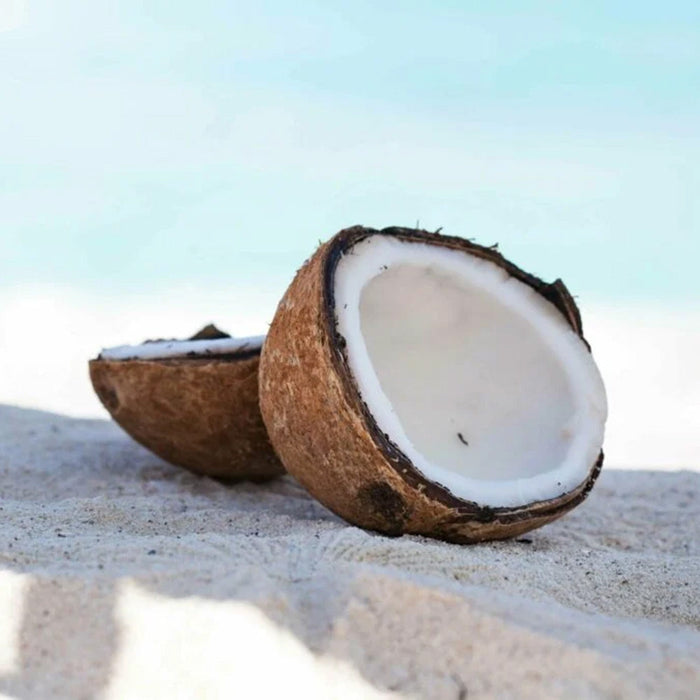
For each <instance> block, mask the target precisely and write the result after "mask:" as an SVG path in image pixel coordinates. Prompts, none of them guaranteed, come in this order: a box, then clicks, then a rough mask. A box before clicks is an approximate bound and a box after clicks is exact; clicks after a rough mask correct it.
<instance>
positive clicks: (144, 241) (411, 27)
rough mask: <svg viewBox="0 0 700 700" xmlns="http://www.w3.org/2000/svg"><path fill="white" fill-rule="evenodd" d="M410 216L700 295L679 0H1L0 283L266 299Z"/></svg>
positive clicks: (557, 267)
mask: <svg viewBox="0 0 700 700" xmlns="http://www.w3.org/2000/svg"><path fill="white" fill-rule="evenodd" d="M3 17H4V20H3ZM3 29H4V31H3ZM417 221H420V224H421V225H422V226H425V227H426V228H437V227H439V226H442V227H443V229H444V230H445V231H446V232H448V233H454V234H458V235H464V236H468V237H474V238H476V239H477V240H478V241H480V242H484V243H488V244H491V243H494V242H496V241H498V242H499V243H500V245H501V249H502V250H503V251H504V252H505V253H506V254H507V255H508V256H509V257H511V258H512V259H513V260H514V261H515V262H517V263H519V264H521V265H523V266H524V267H526V268H528V269H529V270H531V271H533V272H536V273H538V274H540V275H542V276H544V277H545V278H554V277H556V276H562V277H563V278H564V279H565V281H566V282H567V283H568V284H569V286H570V287H571V288H572V290H573V291H574V292H575V293H577V294H579V295H581V296H585V297H586V298H589V299H595V300H605V301H612V302H616V301H621V302H622V301H630V300H635V301H636V300H641V301H645V300H652V301H655V302H662V303H669V304H675V303H681V302H682V303H685V302H690V303H697V302H700V282H698V275H697V272H696V269H697V260H698V259H700V4H698V3H696V2H667V3H651V2H567V3H555V2H500V3H486V2H465V1H464V0H461V1H458V0H450V1H443V2H435V1H434V2H410V1H405V2H400V3H399V2H389V1H388V2H384V3H377V2H367V1H365V0H359V1H357V0H356V1H355V2H352V3H350V2H337V1H334V0H325V1H323V2H321V1H318V2H316V1H308V0H305V1H303V2H302V1H301V0H298V1H297V2H271V1H269V0H258V1H256V2H224V1H223V0H222V1H216V2H214V1H209V2H206V1H202V2H196V3H194V2H177V1H176V0H168V1H167V2H166V1H152V2H146V3H143V2H138V3H137V2H131V1H128V0H122V1H121V2H118V3H114V2H109V3H108V2H104V1H101V0H93V1H91V2H84V0H82V1H80V2H77V1H75V0H64V1H63V2H61V3H56V2H53V1H49V0H27V2H22V1H21V0H0V286H5V287H12V288H14V289H15V290H19V291H21V290H22V289H25V288H29V287H31V286H32V285H60V286H64V287H68V288H71V289H76V290H79V291H80V290H81V291H83V292H86V293H90V294H95V295H98V296H99V295H100V294H104V295H120V294H124V295H129V294H131V295H134V294H136V295H138V294H145V293H148V292H149V291H152V290H163V289H168V288H172V287H177V286H178V285H181V284H183V283H186V284H195V285H198V286H199V287H200V288H206V287H207V285H212V286H215V287H217V288H220V287H221V286H222V285H225V284H226V282H227V280H231V279H235V280H236V281H237V283H238V284H240V283H246V284H249V285H256V284H258V285H272V286H274V287H275V288H279V290H280V291H281V290H282V289H283V288H284V286H285V285H286V283H287V281H288V280H289V279H290V277H291V275H292V274H293V272H294V270H296V268H297V267H298V266H299V264H300V263H301V262H302V260H303V259H304V258H305V257H307V255H308V254H309V253H310V252H311V250H312V249H313V248H314V246H315V245H316V244H317V242H318V240H319V239H325V238H327V237H329V236H330V235H332V234H333V233H334V232H335V231H337V230H338V229H340V228H343V227H345V226H348V225H352V224H356V223H362V224H366V225H372V226H377V227H381V226H386V225H392V224H393V225H415V224H416V222H417Z"/></svg>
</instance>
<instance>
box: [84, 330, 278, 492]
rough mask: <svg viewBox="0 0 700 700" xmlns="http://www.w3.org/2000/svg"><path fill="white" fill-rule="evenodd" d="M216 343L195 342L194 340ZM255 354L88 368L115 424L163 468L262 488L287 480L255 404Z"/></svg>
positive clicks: (116, 362)
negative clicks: (164, 463)
mask: <svg viewBox="0 0 700 700" xmlns="http://www.w3.org/2000/svg"><path fill="white" fill-rule="evenodd" d="M211 337H220V336H212V335H200V334H198V335H197V336H194V338H195V339H200V338H211ZM259 364H260V350H259V349H257V350H246V351H245V352H242V353H238V354H236V353H233V354H231V355H226V356H216V357H211V358H206V359H199V358H182V359H180V358H178V359H167V360H136V359H135V360H104V359H100V358H98V359H96V360H91V361H90V379H91V380H92V385H93V387H94V389H95V391H96V392H97V395H98V396H99V398H100V401H101V402H102V404H103V405H104V407H105V408H106V409H107V410H108V411H109V413H110V414H111V416H112V418H114V420H115V421H116V422H117V423H118V424H119V425H120V426H121V427H122V428H123V429H124V430H125V431H126V432H127V433H128V434H129V435H130V436H131V437H132V438H134V440H136V441H137V442H139V443H141V444H142V445H143V446H144V447H147V448H148V449H149V450H151V451H152V452H154V453H155V454H157V455H158V456H159V457H162V458H163V459H164V460H166V461H167V462H170V463H171V464H175V465H177V466H180V467H184V468H185V469H189V470H190V471H192V472H195V473H197V474H204V475H206V476H210V477H214V478H217V479H222V480H225V481H237V480H243V479H247V480H250V481H264V480H267V479H271V478H272V477H275V476H278V475H280V474H283V473H284V468H283V467H282V465H281V464H280V461H279V459H278V458H277V456H276V455H275V452H274V450H273V448H272V445H271V444H270V441H269V439H268V436H267V431H266V430H265V426H264V424H263V421H262V417H261V415H260V408H259V404H258V366H259Z"/></svg>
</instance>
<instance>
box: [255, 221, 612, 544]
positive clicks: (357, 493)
mask: <svg viewBox="0 0 700 700" xmlns="http://www.w3.org/2000/svg"><path fill="white" fill-rule="evenodd" d="M370 235H387V236H395V237H397V238H399V239H402V240H405V241H417V242H424V243H430V244H433V245H439V246H443V247H446V248H452V249H455V250H462V251H466V252H468V253H470V254H472V255H476V256H478V257H480V258H484V259H486V260H490V261H491V262H494V263H495V264H497V265H499V266H500V267H502V268H503V269H505V270H506V271H507V272H508V273H509V274H510V275H512V276H513V277H516V278H517V279H519V280H520V281H522V282H524V283H525V284H527V285H529V286H530V287H532V288H533V289H534V290H535V291H536V292H537V293H539V294H541V295H542V296H543V297H544V298H545V299H547V300H548V301H549V302H551V303H552V304H553V305H554V306H555V307H556V308H557V309H558V310H559V312H560V313H561V314H562V315H563V316H564V318H565V319H566V320H567V322H568V323H569V325H570V326H571V328H572V329H573V330H574V331H575V332H576V333H577V334H578V335H579V336H580V337H581V338H582V339H583V335H582V333H583V331H582V325H581V317H580V315H579V312H578V309H577V307H576V304H575V302H574V300H573V298H572V297H571V295H570V294H569V292H568V290H567V289H566V286H565V285H564V283H563V282H562V281H561V280H557V281H556V282H554V283H553V284H547V283H545V282H543V281H542V280H540V279H538V278H537V277H534V276H533V275H530V274H528V273H526V272H524V271H523V270H521V269H520V268H518V267H516V266H515V265H513V264H512V263H510V262H509V261H507V260H506V259H505V258H504V257H503V256H502V255H501V254H500V253H499V252H498V251H497V250H496V249H495V248H488V247H483V246H479V245H476V244H474V243H472V242H470V241H467V240H464V239H462V238H456V237H451V236H443V235H439V234H437V233H430V232H428V231H422V230H416V229H404V228H389V229H384V230H383V231H376V230H374V229H369V228H364V227H361V226H356V227H353V228H349V229H345V230H343V231H341V232H340V233H338V234H337V235H336V236H335V237H334V238H332V239H331V240H330V241H328V242H327V243H325V244H323V245H321V246H320V247H319V248H318V249H317V250H316V252H315V253H314V255H313V256H312V257H311V258H310V259H309V260H308V261H307V262H306V263H305V264H304V266H303V267H302V268H301V269H300V270H299V271H298V272H297V275H296V277H295V278H294V280H293V282H292V284H291V285H290V287H289V288H288V290H287V292H286V293H285V295H284V297H283V298H282V300H281V302H280V303H279V306H278V308H277V312H276V315H275V318H274V320H273V322H272V325H271V327H270V330H269V333H268V335H267V338H266V340H265V345H264V348H263V352H262V357H261V362H260V375H259V376H260V407H261V411H262V415H263V419H264V421H265V425H266V426H267V430H268V434H269V436H270V440H271V442H272V444H273V445H274V447H275V450H276V451H277V453H278V455H279V457H280V459H281V460H282V462H283V464H284V465H285V468H286V469H287V471H288V472H289V473H290V474H292V475H293V476H294V477H295V478H296V479H297V480H298V481H299V482H301V484H302V485H303V486H304V487H305V488H306V489H308V491H309V492H310V493H311V494H312V495H313V496H315V497H316V498H317V499H318V500H319V501H321V502H322V503H323V504H324V505H325V506H327V507H328V508H330V509H331V510H332V511H333V512H335V513H337V514H338V515H340V516H341V517H343V518H345V519H346V520H348V521H349V522H351V523H354V524H356V525H359V526H361V527H364V528H367V529H371V530H376V531H379V532H383V533H385V534H388V535H400V534H403V533H414V534H421V535H426V536H430V537H436V538H440V539H444V540H448V541H452V542H458V543H469V542H478V541H483V540H491V539H501V538H506V537H512V536H516V535H519V534H522V533H524V532H526V531H528V530H531V529H533V528H536V527H539V526H540V525H544V524H545V523H548V522H550V521H552V520H554V519H556V518H558V517H560V516H562V515H563V514H564V513H566V512H567V511H568V510H570V509H571V508H573V507H574V506H576V505H577V504H579V503H581V501H583V499H584V498H585V497H586V495H587V494H588V492H589V491H590V489H591V487H592V486H593V483H594V481H595V479H596V477H597V476H598V473H599V471H600V468H601V465H602V460H603V455H602V452H601V453H600V456H599V458H598V460H597V462H596V463H595V464H592V465H591V470H590V473H589V475H588V477H587V478H586V480H585V481H584V482H583V483H581V484H580V485H579V486H578V487H577V488H575V489H574V490H573V491H571V492H570V493H564V494H561V495H560V496H558V497H557V498H553V499H550V500H546V501H540V502H536V503H530V504H527V505H526V506H523V507H515V508H511V507H508V508H488V507H482V506H480V505H478V504H476V503H472V502H469V501H465V500H462V499H459V498H456V497H455V496H454V495H453V494H452V493H451V492H450V491H449V490H447V489H446V488H444V487H443V486H441V485H440V484H437V483H435V482H432V481H428V480H427V479H426V478H425V477H424V476H423V475H422V474H421V473H420V472H419V471H418V470H417V469H416V468H415V467H414V466H413V464H412V463H411V461H410V460H409V459H408V458H407V457H406V456H405V455H404V454H403V453H402V451H401V450H400V449H399V448H398V447H397V446H396V445H395V444H394V443H393V442H392V441H391V438H390V436H389V435H387V434H384V433H382V432H381V431H380V430H379V428H378V426H377V424H376V422H375V420H374V418H373V417H372V415H371V413H370V412H369V410H368V408H367V406H366V405H365V403H364V402H363V401H362V399H361V398H360V395H359V392H358V389H357V386H356V384H355V381H354V379H353V377H352V373H351V371H350V368H349V365H348V361H347V357H346V354H345V341H344V339H343V338H342V336H341V335H340V334H339V333H338V331H337V329H336V317H335V312H334V272H335V267H336V265H337V263H338V261H339V260H340V258H341V256H342V255H343V253H344V252H345V251H347V250H348V249H350V248H352V246H353V245H354V244H356V243H358V242H359V241H360V240H362V239H363V238H365V237H367V236H370Z"/></svg>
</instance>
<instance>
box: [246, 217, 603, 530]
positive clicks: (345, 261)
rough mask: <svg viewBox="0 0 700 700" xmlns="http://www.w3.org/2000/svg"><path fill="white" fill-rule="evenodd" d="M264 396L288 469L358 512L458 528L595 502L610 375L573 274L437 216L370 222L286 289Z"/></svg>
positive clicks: (514, 526) (263, 366) (346, 511)
mask: <svg viewBox="0 0 700 700" xmlns="http://www.w3.org/2000/svg"><path fill="white" fill-rule="evenodd" d="M260 403H261V410H262V414H263V419H264V421H265V424H266V426H267V429H268V433H269V435H270V439H271V441H272V444H273V445H274V447H275V449H276V450H277V453H278V454H279V456H280V458H281V460H282V462H283V463H284V465H285V467H286V468H287V470H288V471H289V472H290V473H291V474H292V475H293V476H295V477H296V478H297V479H298V480H299V481H300V482H301V483H302V484H303V485H304V486H305V487H306V488H307V489H308V490H309V491H310V492H311V493H312V494H313V495H314V496H315V497H316V498H318V499H319V500H320V501H321V502H322V503H324V504H325V505H326V506H327V507H329V508H330V509H331V510H333V511H335V512H336V513H337V514H339V515H341V516H342V517H343V518H345V519H346V520H348V521H350V522H352V523H355V524H357V525H360V526H362V527H365V528H370V529H373V530H378V531H381V532H385V533H388V534H394V535H396V534H401V533H418V534H423V535H428V536H432V537H438V538H442V539H445V540H450V541H455V542H473V541H479V540H487V539H497V538H503V537H509V536H513V535H517V534H520V533H523V532H525V531H527V530H530V529H532V528H535V527H538V526H540V525H543V524H545V523H547V522H549V521H551V520H553V519H555V518H557V517H559V516H561V515H563V514H564V513H565V512H566V511H568V510H569V509H571V508H573V507H574V506H576V505H577V504H579V503H580V502H581V501H582V500H583V499H584V498H585V497H586V495H587V494H588V492H589V491H590V489H591V487H592V486H593V482H594V481H595V479H596V477H597V475H598V473H599V471H600V468H601V464H602V459H603V457H602V451H601V445H602V442H603V428H604V423H605V418H606V412H607V409H606V398H605V390H604V388H603V383H602V380H601V377H600V374H599V372H598V370H597V368H596V365H595V363H594V362H593V359H592V357H591V354H590V349H589V346H588V344H587V343H586V341H585V340H584V339H583V335H582V328H581V319H580V316H579V312H578V310H577V308H576V305H575V303H574V301H573V299H572V298H571V295H570V294H569V292H568V291H567V289H566V287H565V286H564V284H563V283H562V282H561V280H557V281H556V282H554V283H553V284H546V283H544V282H543V281H541V280H540V279H538V278H536V277H534V276H532V275H530V274H527V273H526V272H523V271H522V270H521V269H519V268H518V267H516V266H515V265H513V264H512V263H510V262H508V261H507V260H506V259H505V258H503V257H502V256H501V255H500V254H499V253H498V252H497V251H496V250H495V249H493V248H486V247H483V246H479V245H476V244H474V243H471V242H469V241H467V240H463V239H461V238H455V237H448V236H441V235H438V234H433V233H428V232H427V231H420V230H411V229H403V228H389V229H384V230H382V231H376V230H373V229H368V228H362V227H354V228H350V229H347V230H345V231H341V232H340V233H339V234H337V235H336V236H335V237H334V238H332V239H331V240H330V241H328V242H327V243H326V244H324V245H322V246H321V247H320V248H319V249H318V250H317V251H316V253H315V254H314V255H313V257H312V258H311V259H310V260H309V261H307V263H306V264H305V265H304V267H302V268H301V270H299V272H298V273H297V276H296V278H295V279H294V281H293V282H292V284H291V286H290V287H289V289H288V290H287V292H286V294H285V296H284V298H283V299H282V301H281V302H280V304H279V307H278V309H277V313H276V315H275V318H274V321H273V323H272V326H271V328H270V331H269V334H268V336H267V339H266V341H265V347H264V349H263V353H262V358H261V362H260Z"/></svg>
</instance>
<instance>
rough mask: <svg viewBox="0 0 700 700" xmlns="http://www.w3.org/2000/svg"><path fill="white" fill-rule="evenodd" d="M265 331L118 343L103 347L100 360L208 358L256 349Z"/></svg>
mask: <svg viewBox="0 0 700 700" xmlns="http://www.w3.org/2000/svg"><path fill="white" fill-rule="evenodd" d="M264 340H265V336H264V335H256V336H251V337H249V338H215V339H211V340H157V341H154V342H150V343H143V344H141V345H118V346H117V347H113V348H105V349H104V350H102V352H101V353H100V359H101V360H170V359H178V358H182V359H184V358H187V359H192V358H195V359H196V358H200V359H202V358H207V357H215V356H217V355H230V354H233V353H239V352H245V351H247V350H259V349H260V348H261V347H262V344H263V341H264Z"/></svg>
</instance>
